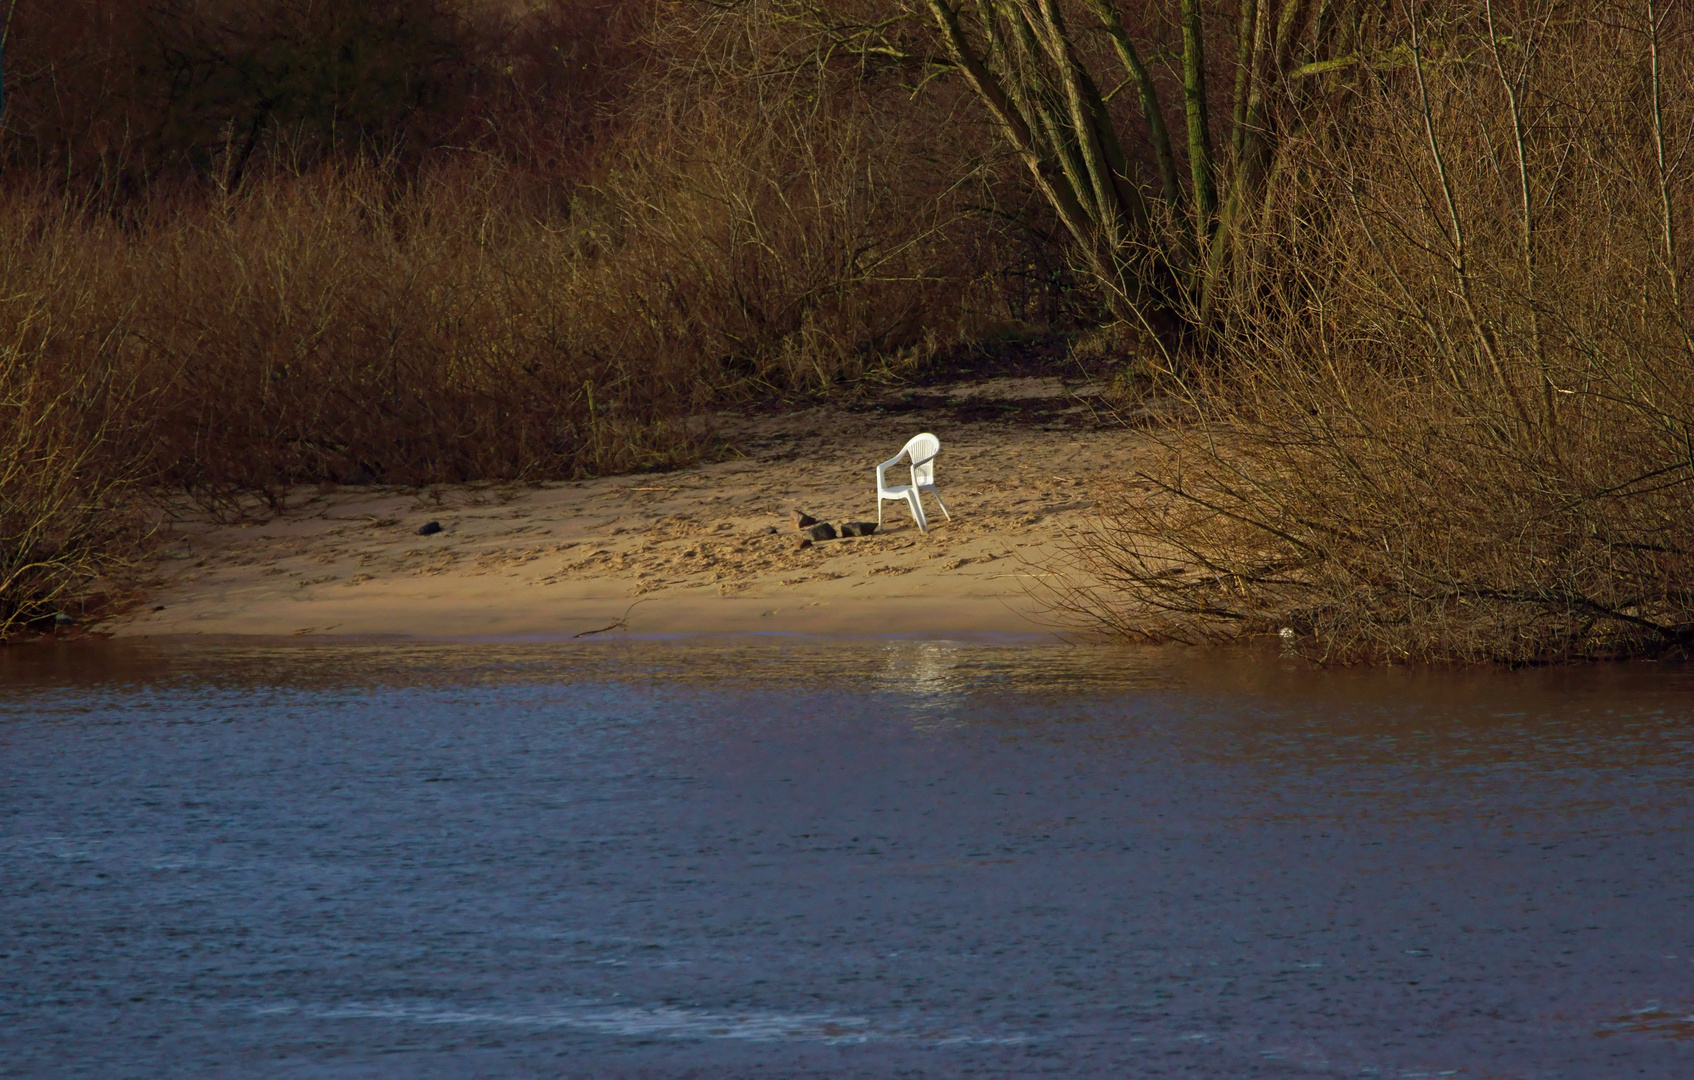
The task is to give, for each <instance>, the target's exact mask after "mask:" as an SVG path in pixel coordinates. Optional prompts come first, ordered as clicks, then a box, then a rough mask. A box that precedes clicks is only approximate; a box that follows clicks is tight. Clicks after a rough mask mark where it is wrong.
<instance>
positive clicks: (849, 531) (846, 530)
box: [841, 521, 876, 536]
mask: <svg viewBox="0 0 1694 1080" xmlns="http://www.w3.org/2000/svg"><path fill="white" fill-rule="evenodd" d="M874 532H876V522H874V521H844V522H842V523H841V535H842V536H869V535H871V534H872V533H874Z"/></svg>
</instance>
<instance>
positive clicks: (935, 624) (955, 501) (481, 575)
mask: <svg viewBox="0 0 1694 1080" xmlns="http://www.w3.org/2000/svg"><path fill="white" fill-rule="evenodd" d="M1093 395H1094V391H1093V388H1091V387H1089V386H1087V385H1076V384H1066V383H1065V382H1063V381H1061V380H1059V379H1056V378H999V379H992V380H987V381H981V382H974V383H961V384H956V385H951V386H943V387H933V388H927V389H920V390H911V389H908V390H897V391H891V392H890V393H889V394H887V395H884V396H883V397H881V398H878V399H875V400H873V401H869V402H866V403H863V404H860V405H858V406H856V407H853V408H843V407H816V408H808V409H804V410H799V411H793V412H788V413H783V414H768V413H767V414H758V415H742V414H725V415H722V416H720V417H718V418H717V430H718V432H719V434H720V435H721V437H722V440H723V442H724V445H725V446H726V448H727V452H726V454H725V455H724V456H723V458H722V459H721V460H717V461H714V462H711V463H707V464H703V465H699V466H696V467H693V468H689V469H685V470H679V471H675V472H668V473H648V474H641V475H635V476H616V477H605V478H600V479H594V480H585V481H580V482H566V483H548V484H541V485H499V486H495V485H472V486H451V487H448V486H443V487H433V488H427V489H421V490H420V489H398V488H383V487H360V488H341V489H336V490H323V491H319V490H316V489H305V490H300V491H297V492H294V493H292V494H291V496H290V499H289V509H288V511H287V512H286V513H284V514H282V515H280V516H276V517H272V518H269V519H267V520H248V521H242V522H238V523H233V524H230V523H223V524H219V523H212V522H209V521H205V520H196V519H195V518H194V517H193V516H189V517H188V518H187V519H186V520H184V521H180V522H178V523H177V524H176V525H175V526H174V527H173V533H172V540H171V542H170V543H169V544H168V545H166V547H165V548H164V549H163V551H162V554H161V556H160V557H159V558H158V559H157V561H156V563H155V564H153V565H152V566H150V567H148V568H147V569H146V571H145V573H144V575H143V580H144V589H145V595H146V599H145V602H144V603H142V604H141V605H139V606H138V607H136V608H135V609H134V610H132V611H131V612H129V613H127V614H126V615H124V616H122V617H120V618H117V619H114V620H111V621H109V622H107V623H105V624H103V625H101V626H100V627H98V628H97V629H98V630H99V631H102V632H107V633H112V634H114V635H116V636H121V637H134V636H164V635H262V636H306V635H400V636H406V637H418V638H454V639H457V638H490V637H492V638H501V637H505V638H549V637H573V636H578V635H592V634H597V633H631V634H746V633H790V634H795V633H798V634H831V635H843V634H844V635H874V636H885V635H912V636H932V637H969V636H977V635H995V636H1001V635H1031V636H1040V637H1049V636H1051V635H1052V634H1054V633H1055V632H1060V631H1062V630H1063V629H1064V627H1062V626H1061V625H1059V624H1058V623H1056V622H1055V621H1054V620H1053V619H1052V618H1051V617H1050V616H1048V615H1046V614H1045V613H1044V611H1043V609H1042V604H1041V602H1040V596H1039V594H1040V589H1039V586H1040V583H1041V582H1042V581H1043V580H1045V579H1046V578H1045V576H1046V575H1047V574H1048V573H1049V572H1048V570H1047V569H1046V566H1047V565H1048V564H1050V562H1051V560H1052V559H1053V558H1054V556H1055V555H1056V554H1057V553H1058V551H1059V549H1060V548H1059V545H1060V544H1061V543H1062V541H1063V538H1064V536H1065V534H1066V533H1067V531H1068V530H1072V529H1074V528H1076V527H1078V526H1081V525H1083V524H1085V522H1086V521H1087V520H1088V515H1089V512H1090V508H1091V506H1092V503H1091V500H1090V497H1089V484H1090V481H1091V479H1094V478H1098V477H1100V476H1101V475H1104V474H1106V473H1109V472H1111V471H1115V470H1117V469H1119V468H1121V467H1122V466H1124V465H1125V464H1127V463H1128V462H1129V460H1130V459H1131V457H1132V455H1133V454H1134V452H1135V449H1136V446H1137V444H1138V442H1139V441H1140V438H1141V437H1140V436H1138V435H1137V433H1136V432H1135V431H1133V430H1132V429H1128V428H1125V427H1123V426H1121V425H1118V424H1115V423H1111V422H1108V421H1106V419H1105V418H1104V417H1103V416H1102V415H1101V410H1100V409H1099V408H1098V406H1097V404H1096V401H1095V398H1094V396H1093ZM926 430H927V431H932V432H934V433H935V434H936V435H937V436H939V437H940V439H941V443H942V451H941V454H940V457H939V458H938V459H937V472H936V483H937V487H938V489H939V490H940V492H941V495H942V498H943V499H944V500H945V502H946V506H947V509H948V510H949V511H950V512H951V515H952V516H951V519H949V518H948V517H947V516H946V515H944V514H943V513H942V512H941V510H940V508H939V507H938V506H936V505H935V504H934V503H933V501H926V508H927V510H928V512H929V515H930V519H931V520H930V530H929V532H928V533H922V532H920V531H919V530H918V528H917V526H916V524H915V523H914V522H913V520H912V517H911V515H910V513H909V511H907V509H906V508H905V506H904V504H902V503H898V502H888V503H885V504H884V509H883V521H884V525H883V527H882V529H881V530H879V531H878V532H877V533H876V534H875V535H873V536H870V537H863V538H850V539H840V540H834V541H822V542H818V543H816V544H814V545H813V546H811V547H809V548H799V547H797V546H796V540H797V539H798V534H797V533H796V532H795V530H794V527H793V525H792V524H791V522H790V511H791V510H793V509H796V508H798V509H801V510H804V511H806V512H808V513H810V514H811V515H813V516H814V517H817V518H819V519H820V520H823V521H828V522H832V523H835V524H836V525H839V524H840V523H841V522H844V521H875V520H876V518H877V505H876V502H877V500H876V497H875V480H874V473H873V469H874V467H875V465H876V463H877V462H879V461H883V460H886V459H887V458H889V457H892V456H893V455H894V454H895V453H896V452H897V451H898V450H899V449H900V447H901V446H902V445H903V444H904V443H905V441H906V440H907V439H908V438H910V437H911V436H912V435H915V434H917V433H918V432H920V431H926ZM429 522H438V523H439V524H440V526H441V531H440V532H437V533H434V534H433V535H428V536H425V535H419V531H418V530H419V529H420V527H422V526H424V525H426V524H427V523H429Z"/></svg>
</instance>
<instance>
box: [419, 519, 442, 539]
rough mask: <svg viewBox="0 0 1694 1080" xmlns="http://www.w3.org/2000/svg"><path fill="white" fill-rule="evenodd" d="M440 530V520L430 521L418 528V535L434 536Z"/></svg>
mask: <svg viewBox="0 0 1694 1080" xmlns="http://www.w3.org/2000/svg"><path fill="white" fill-rule="evenodd" d="M440 531H441V522H439V521H431V522H428V523H426V524H424V525H423V526H421V527H420V528H419V529H418V535H419V536H434V535H435V534H436V533H438V532H440Z"/></svg>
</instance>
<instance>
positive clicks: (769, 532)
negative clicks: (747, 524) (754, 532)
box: [764, 525, 776, 536]
mask: <svg viewBox="0 0 1694 1080" xmlns="http://www.w3.org/2000/svg"><path fill="white" fill-rule="evenodd" d="M764 532H765V535H766V536H775V535H776V526H775V525H766V526H765V529H764Z"/></svg>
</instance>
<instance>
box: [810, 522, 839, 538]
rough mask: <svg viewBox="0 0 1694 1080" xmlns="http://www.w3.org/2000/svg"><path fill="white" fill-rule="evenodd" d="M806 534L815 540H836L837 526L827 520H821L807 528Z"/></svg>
mask: <svg viewBox="0 0 1694 1080" xmlns="http://www.w3.org/2000/svg"><path fill="white" fill-rule="evenodd" d="M806 535H807V536H809V537H811V538H812V539H813V540H834V539H835V526H833V525H831V524H830V523H829V522H827V521H820V522H818V523H817V524H816V525H813V526H812V527H811V528H809V529H807V530H806Z"/></svg>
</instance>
